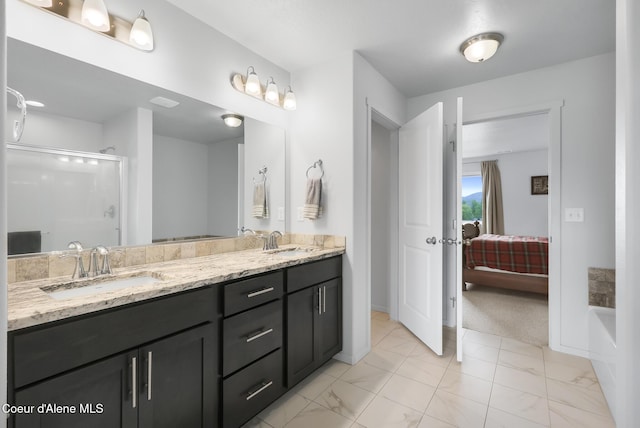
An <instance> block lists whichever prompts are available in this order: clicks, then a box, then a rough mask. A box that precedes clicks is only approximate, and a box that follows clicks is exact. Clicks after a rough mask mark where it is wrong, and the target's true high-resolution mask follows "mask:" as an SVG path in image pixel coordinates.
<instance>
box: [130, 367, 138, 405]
mask: <svg viewBox="0 0 640 428" xmlns="http://www.w3.org/2000/svg"><path fill="white" fill-rule="evenodd" d="M137 367H138V359H137V358H136V357H132V358H131V391H132V392H131V406H132V407H133V408H134V409H135V408H136V407H137V406H138V368H137Z"/></svg>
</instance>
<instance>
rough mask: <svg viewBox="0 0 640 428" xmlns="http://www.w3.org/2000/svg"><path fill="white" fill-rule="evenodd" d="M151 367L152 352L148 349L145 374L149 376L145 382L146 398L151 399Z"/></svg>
mask: <svg viewBox="0 0 640 428" xmlns="http://www.w3.org/2000/svg"><path fill="white" fill-rule="evenodd" d="M152 369H153V353H152V352H151V351H149V354H148V359H147V374H148V376H149V381H148V383H147V400H148V401H151V379H152V378H153V376H152V374H151V370H152Z"/></svg>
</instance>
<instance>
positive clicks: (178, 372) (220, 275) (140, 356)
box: [9, 249, 344, 428]
mask: <svg viewBox="0 0 640 428" xmlns="http://www.w3.org/2000/svg"><path fill="white" fill-rule="evenodd" d="M343 252H344V249H306V250H305V251H301V250H300V249H297V250H296V251H292V252H286V251H285V252H282V253H278V252H274V253H265V252H262V251H259V250H247V251H237V252H233V253H225V254H219V255H211V256H206V257H197V258H193V259H187V260H181V261H173V262H164V263H157V264H154V265H143V266H138V267H135V268H129V269H126V274H127V275H134V276H135V275H143V274H144V275H149V274H150V273H153V274H154V275H155V277H156V278H158V280H157V281H155V282H154V283H152V284H149V285H143V286H138V287H132V288H131V289H127V288H124V289H119V290H116V291H109V292H104V293H99V294H96V295H89V296H82V297H75V298H69V299H61V300H55V299H53V298H51V297H50V296H49V295H47V292H46V291H43V290H50V288H47V285H49V286H50V285H51V284H50V283H51V282H52V280H37V281H28V282H23V283H17V284H13V286H14V287H13V288H12V290H19V291H16V293H17V294H18V296H13V301H12V300H11V295H12V294H11V293H10V324H9V325H10V330H11V331H10V332H9V399H10V402H11V403H12V404H13V405H15V406H16V407H15V408H14V410H15V412H14V414H12V415H11V417H10V418H9V421H10V424H9V426H12V427H16V428H22V427H45V426H46V427H65V428H70V427H87V426H91V427H106V428H107V427H108V428H113V427H118V426H122V427H154V428H157V427H176V426H180V427H217V426H221V427H225V428H226V427H237V426H241V425H242V424H243V423H245V422H246V421H248V420H250V419H251V418H252V417H253V416H255V415H256V414H257V413H259V412H260V411H261V410H262V409H264V408H265V407H266V406H268V405H269V404H270V403H271V402H273V401H274V400H275V399H277V398H278V397H280V396H281V395H282V394H284V393H285V392H286V391H287V390H288V389H289V388H291V387H292V386H294V385H295V384H296V383H298V382H299V381H300V380H302V379H303V378H304V377H305V376H307V375H308V374H310V373H311V372H312V371H313V370H314V369H315V368H317V367H319V366H320V365H321V364H323V363H324V362H326V361H327V360H329V359H330V358H331V357H332V356H333V355H335V354H336V353H337V352H339V351H340V350H341V348H342V306H341V305H342V279H341V277H342V256H341V254H342V253H343ZM47 299H48V300H47ZM21 300H22V302H23V304H24V305H25V308H20V307H18V306H16V305H19V302H20V301H21ZM29 300H31V303H29ZM38 304H40V305H41V307H40V308H38V307H37V306H38ZM29 305H30V306H31V307H30V308H27V307H26V306H29ZM12 307H13V308H14V309H15V310H13V311H12V310H11V308H12Z"/></svg>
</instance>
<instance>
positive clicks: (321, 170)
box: [307, 159, 324, 178]
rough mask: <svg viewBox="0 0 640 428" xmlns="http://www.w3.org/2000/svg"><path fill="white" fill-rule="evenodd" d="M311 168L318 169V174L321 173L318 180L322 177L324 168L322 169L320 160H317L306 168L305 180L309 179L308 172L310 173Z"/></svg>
mask: <svg viewBox="0 0 640 428" xmlns="http://www.w3.org/2000/svg"><path fill="white" fill-rule="evenodd" d="M312 168H320V172H321V174H320V178H322V177H324V168H323V167H322V159H318V160H317V161H315V162H314V163H313V165H311V166H310V167H309V168H307V178H309V171H311V169H312Z"/></svg>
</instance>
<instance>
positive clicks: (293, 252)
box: [272, 248, 315, 257]
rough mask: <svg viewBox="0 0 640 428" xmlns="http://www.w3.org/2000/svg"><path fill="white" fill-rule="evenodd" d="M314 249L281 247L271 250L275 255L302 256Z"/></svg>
mask: <svg viewBox="0 0 640 428" xmlns="http://www.w3.org/2000/svg"><path fill="white" fill-rule="evenodd" d="M313 251H315V248H282V249H278V250H275V251H273V252H272V254H273V255H275V256H280V257H298V256H304V255H307V254H309V253H311V252H313Z"/></svg>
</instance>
